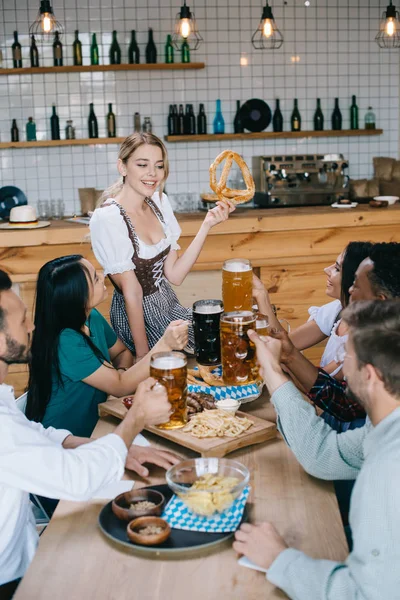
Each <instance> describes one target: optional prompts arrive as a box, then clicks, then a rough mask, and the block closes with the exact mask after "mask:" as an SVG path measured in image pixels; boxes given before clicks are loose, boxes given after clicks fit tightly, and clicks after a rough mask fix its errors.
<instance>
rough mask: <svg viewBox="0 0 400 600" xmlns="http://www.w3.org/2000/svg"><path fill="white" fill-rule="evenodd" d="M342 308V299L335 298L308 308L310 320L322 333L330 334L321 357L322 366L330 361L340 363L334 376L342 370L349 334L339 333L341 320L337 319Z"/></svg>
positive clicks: (332, 374)
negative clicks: (321, 304)
mask: <svg viewBox="0 0 400 600" xmlns="http://www.w3.org/2000/svg"><path fill="white" fill-rule="evenodd" d="M341 309H342V305H341V303H340V300H334V301H333V302H329V303H328V304H324V305H323V306H311V307H310V308H309V309H308V314H309V315H310V318H309V319H308V320H309V321H315V322H316V324H317V325H318V327H319V328H320V330H321V331H322V333H324V334H325V335H327V336H329V339H328V342H327V344H326V346H325V350H324V353H323V355H322V358H321V362H320V366H321V367H322V368H324V367H326V365H328V364H329V363H330V362H332V361H335V362H337V363H339V365H338V367H337V368H336V369H335V370H334V371H333V372H332V373H331V376H332V377H333V376H334V375H336V373H338V372H339V371H340V369H341V368H342V363H343V356H344V346H345V344H346V341H347V337H348V336H347V335H337V333H336V331H337V329H338V327H339V323H340V320H336V318H337V316H338V314H339V312H340V311H341Z"/></svg>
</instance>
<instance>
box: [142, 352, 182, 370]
mask: <svg viewBox="0 0 400 600" xmlns="http://www.w3.org/2000/svg"><path fill="white" fill-rule="evenodd" d="M151 366H152V367H153V369H159V370H160V371H171V370H172V369H181V368H182V367H185V366H186V359H185V357H184V356H180V355H179V354H177V355H170V356H157V357H156V358H153V359H152V361H151Z"/></svg>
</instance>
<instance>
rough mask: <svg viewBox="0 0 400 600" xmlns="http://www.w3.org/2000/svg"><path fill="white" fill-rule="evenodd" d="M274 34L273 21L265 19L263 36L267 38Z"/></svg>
mask: <svg viewBox="0 0 400 600" xmlns="http://www.w3.org/2000/svg"><path fill="white" fill-rule="evenodd" d="M272 32H273V28H272V23H271V19H265V21H264V25H263V35H264V37H266V38H269V37H271V35H272Z"/></svg>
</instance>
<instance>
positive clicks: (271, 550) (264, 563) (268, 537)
mask: <svg viewBox="0 0 400 600" xmlns="http://www.w3.org/2000/svg"><path fill="white" fill-rule="evenodd" d="M235 539H236V541H235V542H234V544H233V549H234V550H235V551H236V552H238V553H239V554H243V555H244V556H247V558H248V559H249V560H251V561H252V562H253V563H254V564H256V565H258V566H259V567H262V568H263V569H269V568H270V566H271V565H272V563H273V562H274V560H275V559H276V558H278V556H279V554H280V553H281V552H283V551H284V550H286V549H287V548H288V546H287V544H286V542H285V540H284V539H283V537H282V536H280V535H279V533H278V532H277V530H276V529H275V527H274V526H273V525H272V524H271V523H261V524H260V525H251V524H250V523H243V525H242V526H241V527H240V529H238V530H237V531H236V533H235Z"/></svg>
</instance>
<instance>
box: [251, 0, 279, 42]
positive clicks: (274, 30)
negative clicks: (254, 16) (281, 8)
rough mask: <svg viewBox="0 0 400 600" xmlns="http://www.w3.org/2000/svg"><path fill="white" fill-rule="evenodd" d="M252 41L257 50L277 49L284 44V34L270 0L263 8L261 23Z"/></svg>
mask: <svg viewBox="0 0 400 600" xmlns="http://www.w3.org/2000/svg"><path fill="white" fill-rule="evenodd" d="M251 43H252V44H253V47H254V48H255V49H256V50H277V49H278V48H280V47H281V46H282V44H283V35H282V34H281V32H280V31H279V29H278V27H277V25H276V23H275V19H274V15H273V14H272V8H271V7H270V6H269V4H268V0H267V3H266V5H265V6H264V8H263V12H262V15H261V20H260V23H259V25H258V27H257V29H256V31H255V32H254V33H253V37H252V38H251Z"/></svg>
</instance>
